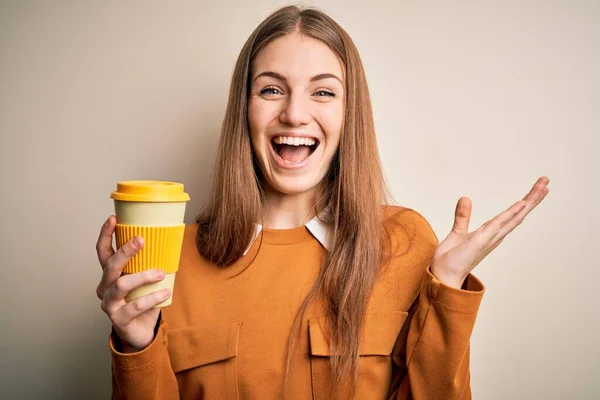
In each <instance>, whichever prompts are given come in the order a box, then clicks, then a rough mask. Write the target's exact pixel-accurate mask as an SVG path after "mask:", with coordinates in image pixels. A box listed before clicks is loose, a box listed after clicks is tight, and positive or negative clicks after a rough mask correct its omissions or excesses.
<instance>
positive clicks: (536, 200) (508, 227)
mask: <svg viewBox="0 0 600 400" xmlns="http://www.w3.org/2000/svg"><path fill="white" fill-rule="evenodd" d="M549 181H550V180H549V179H548V177H545V176H542V177H540V178H539V179H538V180H537V181H536V183H535V184H534V185H533V187H532V188H531V190H530V191H529V193H527V195H525V197H523V199H522V200H520V201H518V202H516V203H515V204H513V205H512V206H511V207H509V208H508V209H507V210H505V211H504V212H502V213H500V214H499V215H497V216H496V217H495V218H494V219H492V220H491V221H488V223H486V224H484V226H482V227H481V228H482V234H481V236H482V237H483V240H486V241H494V242H497V241H498V240H503V239H504V237H505V236H506V235H508V234H509V233H510V232H512V231H513V230H514V229H515V228H516V227H517V226H519V225H520V224H521V223H522V222H523V220H524V219H525V217H526V216H527V215H528V214H529V213H530V212H531V211H532V210H533V209H534V208H535V207H537V205H538V204H540V203H541V202H542V200H544V198H545V197H546V195H547V194H548V193H549V192H550V190H549V189H548V188H547V185H548V182H549Z"/></svg>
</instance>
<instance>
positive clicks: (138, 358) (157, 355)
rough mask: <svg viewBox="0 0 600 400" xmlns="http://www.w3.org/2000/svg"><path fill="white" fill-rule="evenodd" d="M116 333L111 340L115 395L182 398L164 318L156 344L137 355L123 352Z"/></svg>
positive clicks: (135, 397) (118, 396)
mask: <svg viewBox="0 0 600 400" xmlns="http://www.w3.org/2000/svg"><path fill="white" fill-rule="evenodd" d="M118 341H119V338H118V337H117V336H116V334H115V333H114V331H113V332H112V333H111V335H110V337H109V347H110V351H111V372H112V374H111V375H112V378H111V379H112V394H111V398H112V399H114V400H120V399H136V400H137V399H140V400H142V399H148V400H149V399H161V400H162V399H179V389H178V385H177V379H176V378H175V373H174V372H173V370H172V368H171V363H170V361H169V353H168V351H167V334H166V329H165V326H164V321H163V320H162V319H161V321H160V323H159V326H158V329H157V332H156V337H155V338H154V341H153V342H152V343H151V344H150V345H149V346H148V347H146V348H145V349H144V350H142V351H140V352H137V353H121V352H119V351H118V350H117V349H118V348H119V346H118V343H119V342H118Z"/></svg>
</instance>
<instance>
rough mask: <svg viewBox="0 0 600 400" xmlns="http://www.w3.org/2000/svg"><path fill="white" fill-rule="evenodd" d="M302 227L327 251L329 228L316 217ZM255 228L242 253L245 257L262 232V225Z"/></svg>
mask: <svg viewBox="0 0 600 400" xmlns="http://www.w3.org/2000/svg"><path fill="white" fill-rule="evenodd" d="M304 226H305V227H306V229H308V231H309V232H310V233H311V234H312V235H313V236H314V237H315V239H317V240H318V241H319V243H321V245H322V246H323V247H324V248H325V250H329V234H330V233H329V230H330V228H329V226H327V225H325V224H324V223H323V221H321V220H320V219H319V218H317V217H316V216H315V217H313V219H311V220H310V221H308V222H307V223H306V224H304ZM255 227H256V229H255V231H254V236H253V237H252V240H250V243H249V244H248V247H247V248H246V251H244V255H246V253H248V251H249V250H250V248H251V247H252V245H253V244H254V242H255V241H256V239H257V238H258V235H259V234H260V232H261V231H262V228H263V227H262V225H260V224H256V225H255Z"/></svg>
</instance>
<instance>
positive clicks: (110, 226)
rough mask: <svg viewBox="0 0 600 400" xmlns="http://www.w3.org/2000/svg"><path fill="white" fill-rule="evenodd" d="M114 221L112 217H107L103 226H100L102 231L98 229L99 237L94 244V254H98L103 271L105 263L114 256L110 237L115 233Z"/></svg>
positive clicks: (114, 218)
mask: <svg viewBox="0 0 600 400" xmlns="http://www.w3.org/2000/svg"><path fill="white" fill-rule="evenodd" d="M116 220H117V219H116V217H115V216H114V215H111V216H110V217H108V219H107V220H106V222H104V225H102V229H100V235H99V236H98V241H97V242H96V253H98V260H99V261H100V265H101V266H102V268H103V269H104V267H105V265H106V261H108V259H109V258H110V257H111V256H112V255H113V254H115V251H114V249H113V246H112V235H113V233H114V231H115V225H116Z"/></svg>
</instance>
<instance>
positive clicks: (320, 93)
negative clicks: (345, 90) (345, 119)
mask: <svg viewBox="0 0 600 400" xmlns="http://www.w3.org/2000/svg"><path fill="white" fill-rule="evenodd" d="M315 94H316V95H317V96H319V97H325V96H329V97H335V93H333V92H330V91H329V90H319V91H318V92H316V93H315Z"/></svg>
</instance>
